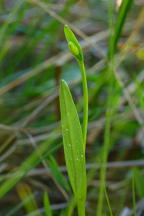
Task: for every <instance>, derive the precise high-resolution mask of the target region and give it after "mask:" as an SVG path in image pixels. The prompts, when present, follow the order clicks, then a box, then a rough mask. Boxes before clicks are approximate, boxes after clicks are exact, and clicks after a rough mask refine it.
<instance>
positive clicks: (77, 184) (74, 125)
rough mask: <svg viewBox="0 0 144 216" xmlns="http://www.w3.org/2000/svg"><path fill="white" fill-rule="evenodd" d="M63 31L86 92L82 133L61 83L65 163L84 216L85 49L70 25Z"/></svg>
mask: <svg viewBox="0 0 144 216" xmlns="http://www.w3.org/2000/svg"><path fill="white" fill-rule="evenodd" d="M64 31H65V36H66V39H67V42H68V47H69V49H70V51H71V53H72V54H73V55H74V57H75V58H76V60H77V61H78V64H79V66H80V70H81V74H82V83H83V91H84V115H83V132H82V129H81V125H80V121H79V117H78V113H77V110H76V107H75V104H74V102H73V99H72V95H71V93H70V90H69V87H68V85H67V84H66V82H65V81H63V80H62V81H61V86H60V110H61V125H62V134H63V144H64V153H65V160H66V165H67V169H68V175H69V180H70V183H71V186H72V189H73V192H74V196H75V200H76V203H77V207H78V215H79V216H84V215H85V200H86V187H87V183H86V167H85V143H86V134H87V118H88V91H87V80H86V73H85V67H84V58H83V53H82V49H81V47H80V45H79V43H78V41H77V39H76V37H75V35H74V34H73V32H72V31H71V29H70V28H69V27H68V26H67V25H66V26H65V28H64Z"/></svg>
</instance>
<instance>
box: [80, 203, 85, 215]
mask: <svg viewBox="0 0 144 216" xmlns="http://www.w3.org/2000/svg"><path fill="white" fill-rule="evenodd" d="M78 216H85V202H83V201H82V202H79V203H78Z"/></svg>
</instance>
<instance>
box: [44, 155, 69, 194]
mask: <svg viewBox="0 0 144 216" xmlns="http://www.w3.org/2000/svg"><path fill="white" fill-rule="evenodd" d="M46 162H47V164H48V167H49V168H50V170H51V172H52V174H53V176H54V178H55V180H56V181H57V182H58V183H59V184H60V186H61V187H62V188H63V189H65V190H66V191H70V186H69V184H68V182H67V181H66V179H65V177H64V176H63V174H62V172H61V171H60V169H59V165H58V163H57V161H56V160H55V158H54V157H53V156H52V155H50V157H49V159H48V160H46Z"/></svg>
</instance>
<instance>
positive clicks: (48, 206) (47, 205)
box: [44, 192, 52, 216]
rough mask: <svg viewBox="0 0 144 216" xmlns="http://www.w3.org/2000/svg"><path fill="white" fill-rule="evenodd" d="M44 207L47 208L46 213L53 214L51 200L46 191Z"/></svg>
mask: <svg viewBox="0 0 144 216" xmlns="http://www.w3.org/2000/svg"><path fill="white" fill-rule="evenodd" d="M44 208H45V215H46V216H52V211H51V208H50V201H49V197H48V194H47V193H46V192H45V193H44Z"/></svg>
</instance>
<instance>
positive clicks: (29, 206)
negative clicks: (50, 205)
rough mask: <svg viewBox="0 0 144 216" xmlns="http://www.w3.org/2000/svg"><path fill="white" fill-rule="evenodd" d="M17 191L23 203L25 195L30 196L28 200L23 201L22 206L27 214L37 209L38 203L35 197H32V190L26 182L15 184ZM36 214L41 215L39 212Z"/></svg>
mask: <svg viewBox="0 0 144 216" xmlns="http://www.w3.org/2000/svg"><path fill="white" fill-rule="evenodd" d="M17 193H18V195H19V197H20V199H21V201H22V202H23V203H24V200H25V199H26V198H27V197H31V199H30V200H29V202H26V203H24V208H25V210H26V212H27V213H28V214H30V213H32V212H34V211H36V210H38V205H37V203H36V200H35V197H34V195H33V193H32V190H31V188H30V186H29V185H28V184H26V183H21V184H19V185H18V186H17ZM37 216H42V215H41V214H40V212H39V213H37Z"/></svg>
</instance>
